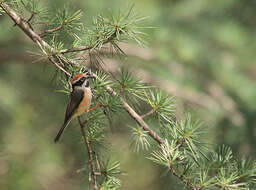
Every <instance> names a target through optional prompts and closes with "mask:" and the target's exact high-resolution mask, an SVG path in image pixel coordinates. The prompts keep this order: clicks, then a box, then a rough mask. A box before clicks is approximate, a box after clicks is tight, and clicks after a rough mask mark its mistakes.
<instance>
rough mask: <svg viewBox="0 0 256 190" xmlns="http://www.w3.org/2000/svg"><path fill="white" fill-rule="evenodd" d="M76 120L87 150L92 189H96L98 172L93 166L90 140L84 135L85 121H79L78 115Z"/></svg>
mask: <svg viewBox="0 0 256 190" xmlns="http://www.w3.org/2000/svg"><path fill="white" fill-rule="evenodd" d="M78 122H79V125H80V128H81V133H82V136H83V139H84V144H85V147H86V149H87V152H88V158H89V165H90V168H91V176H92V179H93V188H94V190H97V189H98V184H97V175H98V173H97V172H96V168H95V164H94V158H93V150H92V145H91V142H90V141H89V140H88V138H87V137H86V130H85V123H83V122H82V121H81V118H80V117H78Z"/></svg>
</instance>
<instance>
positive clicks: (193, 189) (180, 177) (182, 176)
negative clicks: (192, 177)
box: [170, 166, 200, 190]
mask: <svg viewBox="0 0 256 190" xmlns="http://www.w3.org/2000/svg"><path fill="white" fill-rule="evenodd" d="M170 171H171V173H172V174H173V175H174V176H175V177H177V178H179V180H180V181H182V182H183V183H184V184H186V185H187V186H188V187H189V188H191V189H192V190H200V188H198V187H195V186H194V185H193V184H192V183H191V182H190V181H189V180H186V179H185V178H184V175H179V174H178V173H177V172H176V171H175V170H174V168H173V167H172V166H170Z"/></svg>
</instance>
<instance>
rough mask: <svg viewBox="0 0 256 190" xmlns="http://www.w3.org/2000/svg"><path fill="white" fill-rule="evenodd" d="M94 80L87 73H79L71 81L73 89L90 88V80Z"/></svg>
mask: <svg viewBox="0 0 256 190" xmlns="http://www.w3.org/2000/svg"><path fill="white" fill-rule="evenodd" d="M90 78H94V77H92V76H90V75H89V74H87V73H79V74H77V75H75V76H74V77H73V79H72V81H71V83H72V87H73V89H74V88H76V87H89V85H90V84H89V79H90Z"/></svg>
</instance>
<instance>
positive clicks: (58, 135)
mask: <svg viewBox="0 0 256 190" xmlns="http://www.w3.org/2000/svg"><path fill="white" fill-rule="evenodd" d="M70 121H71V118H70V119H69V120H67V121H66V122H65V123H64V124H63V125H62V127H61V128H60V130H59V132H58V134H57V136H56V137H55V139H54V142H55V143H57V142H58V141H59V140H60V137H61V135H62V133H63V132H64V130H65V129H66V127H67V126H68V124H69V123H70Z"/></svg>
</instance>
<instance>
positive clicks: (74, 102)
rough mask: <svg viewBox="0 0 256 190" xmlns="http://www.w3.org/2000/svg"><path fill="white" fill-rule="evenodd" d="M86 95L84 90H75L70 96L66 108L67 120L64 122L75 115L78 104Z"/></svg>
mask: <svg viewBox="0 0 256 190" xmlns="http://www.w3.org/2000/svg"><path fill="white" fill-rule="evenodd" d="M83 97H84V91H83V90H74V91H73V92H72V93H71V94H70V97H69V103H68V105H67V109H66V115H65V120H64V123H66V122H67V121H69V120H70V119H71V117H72V116H73V115H74V113H75V112H76V110H77V108H78V105H79V104H80V103H81V101H82V100H83Z"/></svg>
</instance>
